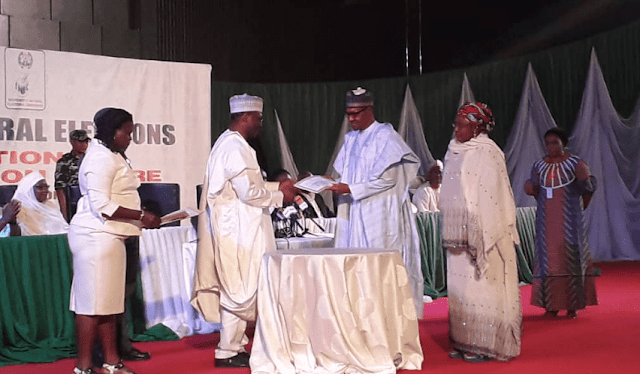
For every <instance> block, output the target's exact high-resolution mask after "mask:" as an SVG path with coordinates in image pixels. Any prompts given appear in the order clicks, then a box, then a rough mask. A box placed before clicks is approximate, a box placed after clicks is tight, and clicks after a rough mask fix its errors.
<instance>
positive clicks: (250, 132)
mask: <svg viewBox="0 0 640 374" xmlns="http://www.w3.org/2000/svg"><path fill="white" fill-rule="evenodd" d="M229 106H230V109H231V110H230V112H231V124H230V126H229V129H227V130H226V131H225V132H224V133H222V135H220V137H219V138H218V140H216V143H215V144H214V146H213V149H212V150H211V154H210V155H209V162H208V164H207V170H206V174H205V180H204V185H203V191H204V193H203V194H202V198H201V204H200V206H201V207H204V209H205V211H204V212H203V214H202V215H200V217H199V220H198V254H197V258H196V274H195V278H194V294H193V298H192V300H191V303H192V304H193V306H194V307H195V308H196V309H198V310H199V311H200V312H201V313H202V315H203V316H204V317H205V319H206V320H207V321H210V322H221V323H222V330H221V331H220V343H219V344H218V347H217V348H216V351H215V365H216V366H217V367H248V366H249V354H248V353H247V352H246V350H245V347H244V346H245V345H246V344H247V343H248V342H249V339H248V338H247V336H246V335H245V329H246V326H247V321H251V320H255V318H256V291H257V288H258V272H259V269H260V261H261V259H262V256H263V255H264V254H265V253H266V252H270V251H275V250H276V243H275V238H274V234H273V227H272V225H271V217H270V215H269V209H268V208H269V207H270V206H278V207H280V206H282V204H283V202H284V203H290V202H291V201H293V196H294V195H295V192H296V189H295V187H293V181H291V180H287V181H283V182H280V183H277V182H276V183H267V182H264V180H263V178H262V173H261V170H260V166H259V165H258V160H257V158H256V153H255V151H254V150H253V148H251V146H250V145H249V143H247V139H250V138H253V137H255V136H257V135H258V133H259V131H260V128H261V127H262V107H263V102H262V99H261V98H259V97H257V96H249V95H247V94H244V95H236V96H233V97H231V98H230V99H229Z"/></svg>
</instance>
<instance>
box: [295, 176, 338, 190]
mask: <svg viewBox="0 0 640 374" xmlns="http://www.w3.org/2000/svg"><path fill="white" fill-rule="evenodd" d="M334 184H336V181H334V180H331V179H328V178H325V177H323V176H320V175H312V176H310V177H306V178H304V179H303V180H301V181H298V183H296V184H294V186H296V187H298V188H299V189H301V190H305V191H309V192H314V193H318V192H320V191H324V190H326V189H327V188H329V187H331V186H333V185H334Z"/></svg>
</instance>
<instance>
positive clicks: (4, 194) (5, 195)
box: [0, 184, 18, 207]
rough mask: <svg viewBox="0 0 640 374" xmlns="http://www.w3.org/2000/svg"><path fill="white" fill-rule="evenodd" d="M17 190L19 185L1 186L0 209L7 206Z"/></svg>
mask: <svg viewBox="0 0 640 374" xmlns="http://www.w3.org/2000/svg"><path fill="white" fill-rule="evenodd" d="M16 188H18V185H17V184H5V185H3V186H0V207H3V206H5V205H6V204H7V203H8V202H9V201H11V198H12V197H13V194H14V193H15V192H16Z"/></svg>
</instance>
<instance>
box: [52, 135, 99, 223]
mask: <svg viewBox="0 0 640 374" xmlns="http://www.w3.org/2000/svg"><path fill="white" fill-rule="evenodd" d="M90 140H91V138H89V136H88V135H87V132H86V131H85V130H73V131H71V133H69V143H71V152H69V153H65V154H64V155H62V157H60V159H59V160H58V162H56V173H55V184H54V188H55V190H56V195H57V197H58V203H60V211H61V212H62V216H63V217H64V219H66V220H67V222H69V220H70V219H71V217H70V216H69V212H67V194H66V188H67V186H77V185H78V167H79V166H80V159H81V158H82V156H84V153H85V152H86V151H87V147H88V146H89V141H90Z"/></svg>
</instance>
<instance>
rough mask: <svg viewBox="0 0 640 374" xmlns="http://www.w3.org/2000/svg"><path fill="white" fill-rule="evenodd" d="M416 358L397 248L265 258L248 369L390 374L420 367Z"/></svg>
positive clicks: (411, 309) (413, 321) (412, 314)
mask: <svg viewBox="0 0 640 374" xmlns="http://www.w3.org/2000/svg"><path fill="white" fill-rule="evenodd" d="M422 361H423V354H422V348H421V346H420V336H419V331H418V320H417V317H416V310H415V306H414V301H413V297H412V295H411V291H410V288H409V283H408V278H407V272H406V269H405V267H404V264H403V262H402V257H401V255H400V253H399V252H397V251H387V250H373V249H370V250H364V249H335V248H322V249H298V250H291V251H288V250H281V251H276V252H273V253H268V254H266V255H265V256H264V258H263V260H262V265H261V269H260V281H259V285H258V321H257V323H256V330H255V335H254V342H253V348H252V352H251V371H252V373H351V372H353V373H395V372H396V370H399V369H409V370H412V369H414V370H417V369H420V368H421V366H422Z"/></svg>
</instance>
